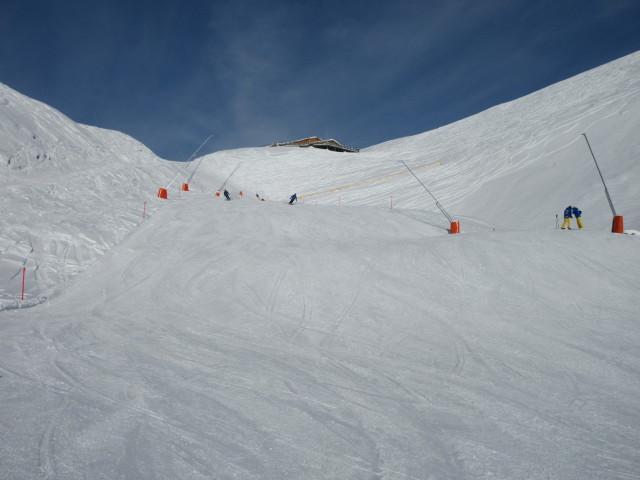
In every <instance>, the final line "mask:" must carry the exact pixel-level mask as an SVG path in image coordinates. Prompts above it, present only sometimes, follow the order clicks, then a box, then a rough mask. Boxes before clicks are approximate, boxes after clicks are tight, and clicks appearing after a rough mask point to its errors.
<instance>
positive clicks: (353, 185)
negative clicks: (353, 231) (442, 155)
mask: <svg viewBox="0 0 640 480" xmlns="http://www.w3.org/2000/svg"><path fill="white" fill-rule="evenodd" d="M438 165H442V163H441V162H435V163H431V164H429V165H423V166H422V167H418V168H414V169H413V170H414V171H416V170H422V169H423V168H428V167H437V166H438ZM409 174H410V172H407V171H403V172H399V173H393V174H391V175H387V176H384V177H379V178H373V179H371V180H365V181H364V182H358V183H352V184H351V185H346V186H344V187H336V188H331V189H329V190H324V191H322V192H316V193H308V194H306V195H298V198H308V197H313V196H315V195H323V194H325V193H331V192H338V191H340V190H346V189H347V188H353V187H359V186H361V185H367V184H369V183H375V182H381V181H383V180H389V179H390V178H394V177H400V176H402V175H409Z"/></svg>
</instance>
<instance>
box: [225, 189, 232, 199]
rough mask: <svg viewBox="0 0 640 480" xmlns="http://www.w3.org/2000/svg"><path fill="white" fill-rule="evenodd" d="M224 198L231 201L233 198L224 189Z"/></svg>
mask: <svg viewBox="0 0 640 480" xmlns="http://www.w3.org/2000/svg"><path fill="white" fill-rule="evenodd" d="M224 198H226V199H227V200H231V196H230V195H229V192H227V189H226V188H225V189H224Z"/></svg>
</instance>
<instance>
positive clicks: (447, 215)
mask: <svg viewBox="0 0 640 480" xmlns="http://www.w3.org/2000/svg"><path fill="white" fill-rule="evenodd" d="M400 163H402V164H403V165H404V166H405V167H407V170H409V171H410V172H411V175H413V176H414V177H416V180H418V182H420V185H422V186H423V187H424V189H425V190H426V191H427V193H428V194H429V195H431V198H433V199H434V200H435V202H436V206H437V207H438V208H439V209H440V211H441V212H442V214H443V215H444V216H445V217H447V220H449V222H451V223H453V219H452V218H451V217H450V216H449V214H448V213H447V212H446V211H445V209H444V208H442V205H440V203H439V202H438V199H437V198H436V197H434V196H433V193H431V192H430V191H429V189H428V188H427V187H426V186H425V184H424V183H422V182H421V181H420V179H419V178H418V177H417V175H416V174H415V173H413V170H411V169H410V168H409V167H408V166H407V164H406V163H404V162H403V161H402V160H400Z"/></svg>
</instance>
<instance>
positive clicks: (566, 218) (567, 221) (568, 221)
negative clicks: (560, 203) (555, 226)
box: [562, 205, 573, 230]
mask: <svg viewBox="0 0 640 480" xmlns="http://www.w3.org/2000/svg"><path fill="white" fill-rule="evenodd" d="M572 212H573V207H572V206H571V205H569V206H568V207H567V208H565V209H564V222H562V230H564V229H565V226H566V228H568V229H569V230H571V213H572Z"/></svg>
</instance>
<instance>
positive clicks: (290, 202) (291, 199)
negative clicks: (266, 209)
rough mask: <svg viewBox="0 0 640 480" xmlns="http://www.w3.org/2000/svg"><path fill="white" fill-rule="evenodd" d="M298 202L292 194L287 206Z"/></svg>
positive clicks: (296, 197)
mask: <svg viewBox="0 0 640 480" xmlns="http://www.w3.org/2000/svg"><path fill="white" fill-rule="evenodd" d="M297 201H298V196H297V195H296V194H295V193H294V194H293V195H291V198H290V199H289V205H293V202H297Z"/></svg>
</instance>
